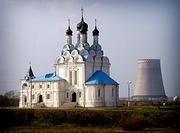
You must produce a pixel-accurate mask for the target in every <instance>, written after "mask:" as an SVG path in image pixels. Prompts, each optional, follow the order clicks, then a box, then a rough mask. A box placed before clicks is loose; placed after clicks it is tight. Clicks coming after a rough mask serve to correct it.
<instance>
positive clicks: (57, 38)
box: [0, 0, 180, 97]
mask: <svg viewBox="0 0 180 133" xmlns="http://www.w3.org/2000/svg"><path fill="white" fill-rule="evenodd" d="M82 7H83V9H84V19H85V22H86V23H87V24H88V26H89V28H88V42H89V44H90V45H91V44H92V30H93V29H94V19H95V18H96V19H97V27H98V29H99V31H100V36H99V43H100V45H101V46H102V48H103V50H104V54H105V55H106V56H108V57H109V59H110V62H111V77H112V78H114V79H115V80H116V81H117V82H119V84H120V97H127V81H132V84H131V96H132V95H133V92H134V88H135V82H136V74H137V59H142V58H143V59H146V58H147V59H148V58H149V59H160V60H161V70H162V76H163V82H164V88H165V92H166V95H167V96H175V95H179V96H180V82H179V81H178V79H180V70H179V68H180V59H179V57H180V56H179V53H180V37H179V35H180V34H179V33H180V1H178V0H151V1H149V0H28V1H24V0H0V93H4V92H6V91H8V90H16V91H19V90H20V87H19V83H20V79H22V78H24V76H25V75H26V73H27V70H28V66H29V62H31V65H32V68H33V71H34V74H35V75H36V76H38V75H43V74H45V73H48V72H52V71H53V64H54V62H55V59H56V58H57V57H58V56H60V53H61V50H62V48H63V45H64V44H65V30H66V29H67V24H68V19H70V20H71V29H72V30H73V44H75V43H76V25H77V23H79V22H80V19H81V8H82Z"/></svg>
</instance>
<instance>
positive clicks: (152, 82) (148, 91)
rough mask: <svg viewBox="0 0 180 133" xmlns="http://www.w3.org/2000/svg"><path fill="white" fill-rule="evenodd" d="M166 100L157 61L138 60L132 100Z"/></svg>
mask: <svg viewBox="0 0 180 133" xmlns="http://www.w3.org/2000/svg"><path fill="white" fill-rule="evenodd" d="M161 99H166V94H165V91H164V85H163V80H162V74H161V66H160V60H159V59H139V60H138V68H137V77H136V86H135V92H134V96H133V100H138V101H139V100H161Z"/></svg>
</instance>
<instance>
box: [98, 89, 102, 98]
mask: <svg viewBox="0 0 180 133" xmlns="http://www.w3.org/2000/svg"><path fill="white" fill-rule="evenodd" d="M100 96H101V91H100V89H98V97H100Z"/></svg>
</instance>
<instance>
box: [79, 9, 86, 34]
mask: <svg viewBox="0 0 180 133" xmlns="http://www.w3.org/2000/svg"><path fill="white" fill-rule="evenodd" d="M81 13H82V17H81V22H79V23H78V24H77V30H78V31H80V32H81V33H86V32H87V31H88V25H87V23H85V22H84V17H83V9H81Z"/></svg>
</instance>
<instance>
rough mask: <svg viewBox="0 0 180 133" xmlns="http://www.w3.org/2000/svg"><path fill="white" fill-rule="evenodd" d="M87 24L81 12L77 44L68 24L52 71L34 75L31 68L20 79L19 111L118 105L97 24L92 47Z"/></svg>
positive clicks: (116, 84) (116, 87) (117, 86)
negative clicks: (36, 108) (22, 109)
mask: <svg viewBox="0 0 180 133" xmlns="http://www.w3.org/2000/svg"><path fill="white" fill-rule="evenodd" d="M87 32H88V24H87V23H85V21H84V17H83V11H82V17H81V21H80V22H79V23H78V24H77V43H76V44H72V33H73V32H72V30H71V28H70V23H69V24H68V29H67V30H66V43H65V45H64V46H63V49H62V51H61V53H60V55H59V57H58V58H57V59H56V60H55V63H54V72H52V73H47V74H45V75H42V76H35V75H34V73H33V70H32V68H31V66H29V70H28V73H27V75H26V76H25V78H24V79H21V80H20V103H19V107H21V108H31V107H32V108H33V107H75V106H80V107H98V106H99V107H100V106H117V101H118V99H119V84H118V83H117V82H116V81H114V80H113V79H112V78H111V77H110V65H111V64H110V62H109V59H108V57H107V56H105V55H104V52H103V50H102V47H101V45H100V44H99V42H98V38H99V31H98V29H97V25H96V21H95V28H94V30H93V31H92V35H93V44H92V45H89V43H88V40H87Z"/></svg>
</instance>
